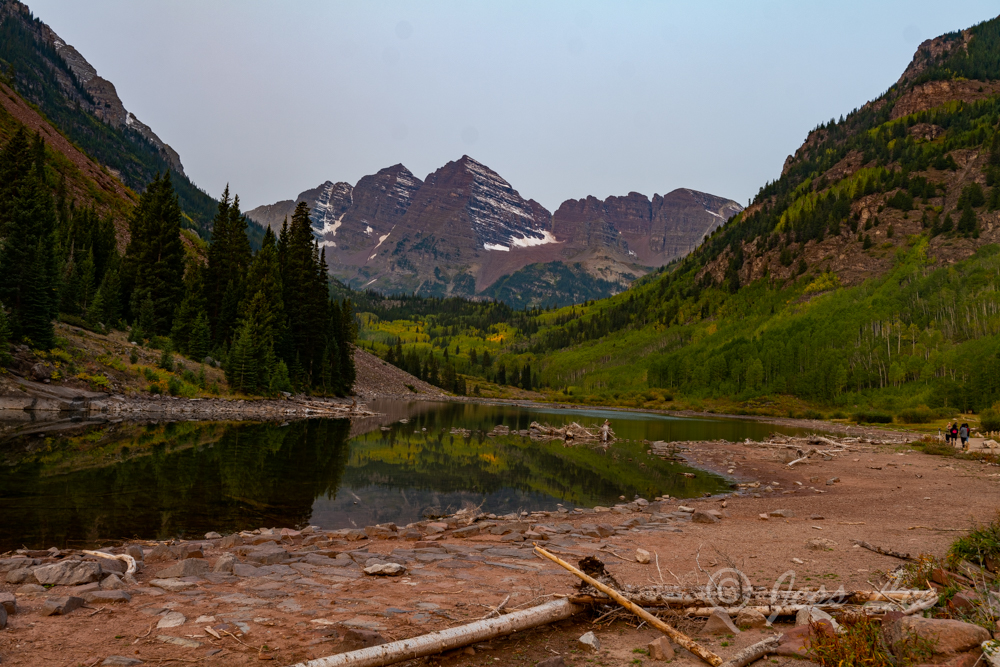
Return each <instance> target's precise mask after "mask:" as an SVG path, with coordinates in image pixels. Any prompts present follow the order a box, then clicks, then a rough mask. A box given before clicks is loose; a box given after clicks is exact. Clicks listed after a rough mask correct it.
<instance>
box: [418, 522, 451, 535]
mask: <svg viewBox="0 0 1000 667" xmlns="http://www.w3.org/2000/svg"><path fill="white" fill-rule="evenodd" d="M446 530H448V524H446V523H441V522H440V521H434V522H432V523H429V524H427V526H425V527H424V532H426V533H427V534H428V535H436V534H437V533H443V532H444V531H446Z"/></svg>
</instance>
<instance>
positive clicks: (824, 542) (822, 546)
mask: <svg viewBox="0 0 1000 667" xmlns="http://www.w3.org/2000/svg"><path fill="white" fill-rule="evenodd" d="M835 546H837V543H836V542H834V541H833V540H828V539H826V538H825V537H813V538H811V539H808V540H806V548H807V549H813V550H814V551H833V548H834V547H835Z"/></svg>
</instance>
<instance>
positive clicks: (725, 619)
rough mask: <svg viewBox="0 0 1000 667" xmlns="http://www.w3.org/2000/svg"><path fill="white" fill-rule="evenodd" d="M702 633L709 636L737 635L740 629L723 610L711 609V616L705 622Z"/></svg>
mask: <svg viewBox="0 0 1000 667" xmlns="http://www.w3.org/2000/svg"><path fill="white" fill-rule="evenodd" d="M701 631H702V632H705V633H708V634H711V635H738V634H739V633H740V629H739V628H737V627H736V624H735V623H733V619H731V618H730V617H729V614H728V613H726V612H725V610H723V609H713V610H712V615H711V616H709V617H708V621H706V622H705V627H703V628H702V630H701Z"/></svg>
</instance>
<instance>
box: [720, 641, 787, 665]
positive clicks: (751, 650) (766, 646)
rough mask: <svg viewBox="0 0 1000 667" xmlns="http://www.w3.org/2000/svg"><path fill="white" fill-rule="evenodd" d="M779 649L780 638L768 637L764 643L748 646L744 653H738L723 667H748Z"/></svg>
mask: <svg viewBox="0 0 1000 667" xmlns="http://www.w3.org/2000/svg"><path fill="white" fill-rule="evenodd" d="M777 648H778V638H777V637H768V638H767V639H765V640H764V641H760V642H757V643H756V644H752V645H750V646H747V647H746V648H745V649H743V650H742V651H739V652H737V653H736V655H734V656H733V657H731V658H730V659H729V660H726V661H725V662H724V663H722V667H746V665H749V664H750V663H751V662H753V661H754V660H759V659H761V658H763V657H764V656H765V655H767V654H768V653H771V652H773V651H774V650H775V649H777Z"/></svg>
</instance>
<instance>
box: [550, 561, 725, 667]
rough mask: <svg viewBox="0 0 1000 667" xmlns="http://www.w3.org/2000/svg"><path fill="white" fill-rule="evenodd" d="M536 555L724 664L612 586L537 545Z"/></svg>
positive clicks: (715, 664) (706, 658) (705, 656)
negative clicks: (546, 559)
mask: <svg viewBox="0 0 1000 667" xmlns="http://www.w3.org/2000/svg"><path fill="white" fill-rule="evenodd" d="M535 553H536V554H538V555H539V556H543V557H545V558H548V559H549V560H550V561H552V562H553V563H555V564H556V565H559V566H560V567H562V568H564V569H566V570H568V571H570V572H572V573H573V574H575V575H576V576H578V577H579V578H580V579H582V580H583V581H586V582H587V583H588V584H590V585H591V586H593V587H594V588H596V589H597V590H599V591H601V592H602V593H604V594H605V595H607V596H608V597H610V598H611V599H612V600H614V601H615V602H617V603H618V604H620V605H621V606H623V607H625V608H626V609H628V610H629V611H630V612H632V613H633V614H635V615H636V616H638V617H639V618H641V619H642V620H644V621H646V622H647V623H649V624H650V625H651V626H652V627H654V628H656V629H657V630H659V631H660V632H662V633H664V634H665V635H667V636H668V637H670V639H672V640H673V641H674V642H675V643H677V644H678V645H679V646H681V647H682V648H685V649H687V650H688V651H690V652H691V653H694V654H695V655H696V656H698V657H699V658H701V659H702V660H704V661H705V662H707V663H708V664H710V665H712V667H718V666H719V665H721V664H722V658H720V657H719V656H717V655H716V654H714V653H712V652H711V651H709V650H708V649H706V648H705V647H704V646H702V645H701V644H699V643H698V642H696V641H694V640H693V639H691V638H690V637H688V636H687V635H686V634H684V633H683V632H681V631H680V630H677V629H675V628H673V627H672V626H670V625H668V624H667V623H664V622H663V621H661V620H660V619H658V618H657V617H655V616H653V615H652V614H650V613H649V612H648V611H646V610H645V609H643V608H642V607H640V606H639V605H637V604H635V603H634V602H631V601H630V600H629V599H628V598H626V597H625V596H624V595H622V594H621V593H619V592H618V591H616V590H615V589H613V588H611V587H610V586H606V585H604V584H602V583H601V582H599V581H598V580H597V579H594V578H593V577H590V576H588V575H586V574H584V573H583V572H581V571H580V570H578V569H576V568H575V567H573V566H572V565H570V564H569V563H567V562H566V561H564V560H562V559H561V558H559V557H558V556H555V555H553V554H550V553H549V552H548V551H546V550H545V549H543V548H541V547H540V546H538V545H537V544H536V545H535Z"/></svg>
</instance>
